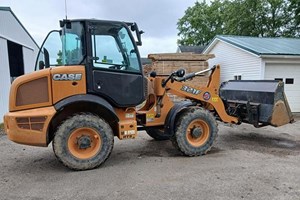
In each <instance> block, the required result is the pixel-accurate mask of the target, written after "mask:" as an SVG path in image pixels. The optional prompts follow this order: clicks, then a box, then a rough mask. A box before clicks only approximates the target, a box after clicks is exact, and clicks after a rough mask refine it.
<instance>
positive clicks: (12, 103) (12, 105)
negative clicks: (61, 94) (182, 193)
mask: <svg viewBox="0 0 300 200" xmlns="http://www.w3.org/2000/svg"><path fill="white" fill-rule="evenodd" d="M44 77H46V78H47V88H46V89H45V88H44V87H43V88H41V89H39V85H35V86H34V87H35V88H30V89H31V91H30V92H29V91H28V90H26V91H24V93H26V92H27V94H25V95H24V98H30V99H32V100H35V99H38V98H40V96H41V93H43V94H42V95H46V96H47V97H48V99H47V101H45V102H40V103H34V104H27V105H21V106H17V105H16V102H17V96H19V97H18V98H22V96H23V94H21V95H20V94H17V92H18V89H19V88H20V87H21V86H24V85H26V84H28V83H30V82H31V81H34V80H37V79H39V78H44ZM36 90H40V91H36ZM41 90H42V91H41ZM45 93H46V94H45ZM51 105H52V93H51V80H50V69H44V70H41V71H38V72H33V73H30V74H26V75H23V76H20V77H18V78H17V79H16V80H14V81H13V83H12V85H11V90H10V94H9V111H17V110H25V109H31V108H37V107H45V106H51Z"/></svg>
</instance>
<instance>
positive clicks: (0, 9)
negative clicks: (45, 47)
mask: <svg viewBox="0 0 300 200" xmlns="http://www.w3.org/2000/svg"><path fill="white" fill-rule="evenodd" d="M0 11H8V12H10V13H11V14H12V15H13V16H14V18H15V19H16V20H17V22H18V23H19V24H20V26H21V27H22V28H23V29H24V31H25V32H26V33H27V34H28V35H29V37H30V38H31V39H32V41H33V42H34V44H35V45H36V46H37V47H38V48H40V47H39V45H38V44H37V43H36V41H35V40H34V39H33V37H32V36H31V35H30V34H29V32H28V31H27V30H26V28H25V27H24V26H23V24H22V23H21V22H20V20H19V19H18V18H17V16H16V15H15V13H14V12H13V11H12V10H11V8H10V7H1V6H0Z"/></svg>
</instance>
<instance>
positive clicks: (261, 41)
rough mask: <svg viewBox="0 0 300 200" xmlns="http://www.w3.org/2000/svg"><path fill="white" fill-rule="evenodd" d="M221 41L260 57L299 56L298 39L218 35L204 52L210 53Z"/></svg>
mask: <svg viewBox="0 0 300 200" xmlns="http://www.w3.org/2000/svg"><path fill="white" fill-rule="evenodd" d="M219 40H222V41H225V42H227V43H229V44H232V45H234V46H237V47H239V48H241V49H244V50H246V51H249V52H251V53H254V54H256V55H258V56H262V55H291V56H299V55H300V38H281V37H277V38H266V37H248V36H232V35H218V36H216V37H215V38H214V39H213V41H212V42H211V43H210V44H209V45H208V46H207V47H206V49H205V50H204V52H208V51H210V50H211V49H212V48H213V46H214V45H215V44H216V43H217V41H219Z"/></svg>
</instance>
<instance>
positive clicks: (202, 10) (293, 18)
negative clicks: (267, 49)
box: [177, 0, 300, 45]
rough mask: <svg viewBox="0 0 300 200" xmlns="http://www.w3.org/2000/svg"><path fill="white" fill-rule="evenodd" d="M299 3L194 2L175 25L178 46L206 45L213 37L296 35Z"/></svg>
mask: <svg viewBox="0 0 300 200" xmlns="http://www.w3.org/2000/svg"><path fill="white" fill-rule="evenodd" d="M299 4H300V3H299V0H216V1H213V2H211V3H210V4H208V3H206V1H202V2H196V3H195V5H194V6H193V7H189V8H188V9H187V10H186V12H185V15H184V16H183V17H182V18H181V19H179V21H178V23H177V28H178V31H179V33H178V35H179V36H180V39H179V41H178V43H179V44H181V45H206V44H208V43H209V42H210V41H211V40H212V39H213V38H214V37H215V36H216V35H222V34H224V35H243V36H257V37H279V36H285V37H293V36H297V35H299V24H300V18H299V12H300V8H299V7H300V5H299Z"/></svg>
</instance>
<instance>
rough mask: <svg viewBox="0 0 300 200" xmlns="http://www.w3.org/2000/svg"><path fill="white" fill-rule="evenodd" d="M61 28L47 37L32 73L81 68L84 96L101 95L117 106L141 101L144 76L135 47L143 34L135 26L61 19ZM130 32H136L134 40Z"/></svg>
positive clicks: (133, 104)
mask: <svg viewBox="0 0 300 200" xmlns="http://www.w3.org/2000/svg"><path fill="white" fill-rule="evenodd" d="M60 26H61V28H62V29H61V30H58V31H56V30H55V31H51V32H50V33H49V34H48V36H47V37H46V39H45V41H44V43H43V45H42V47H41V48H40V52H39V54H38V57H37V61H36V67H35V70H42V69H45V68H52V67H63V66H65V67H67V66H74V65H82V66H84V67H85V71H86V80H87V84H86V85H87V93H90V94H95V95H98V96H101V97H103V98H105V99H106V100H108V101H109V102H110V103H111V104H113V105H114V106H116V107H128V106H136V105H138V104H140V103H141V102H143V100H144V99H145V94H144V77H143V70H142V66H141V61H140V55H139V51H138V48H137V45H141V44H142V42H141V34H142V33H143V32H142V31H139V29H138V27H137V25H136V24H135V23H124V22H116V21H103V20H71V21H70V20H63V21H60ZM132 32H136V38H137V41H135V39H134V37H133V36H132ZM66 73H67V68H66Z"/></svg>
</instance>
